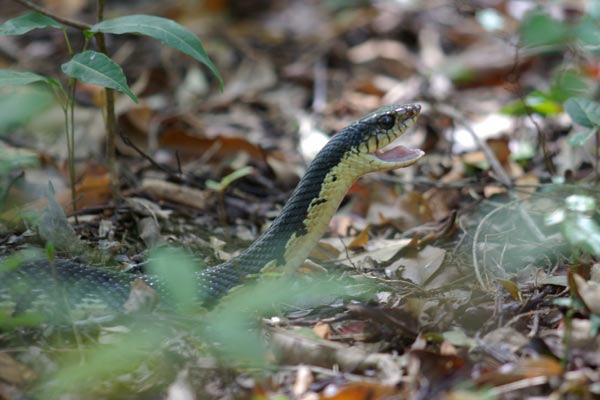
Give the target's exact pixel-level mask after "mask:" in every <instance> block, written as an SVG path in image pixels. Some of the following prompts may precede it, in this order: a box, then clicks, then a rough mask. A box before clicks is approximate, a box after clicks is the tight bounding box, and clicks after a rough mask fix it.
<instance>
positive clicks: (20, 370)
mask: <svg viewBox="0 0 600 400" xmlns="http://www.w3.org/2000/svg"><path fill="white" fill-rule="evenodd" d="M35 378H36V373H35V372H34V371H33V370H31V369H29V368H28V367H26V366H25V365H23V364H21V363H20V362H18V361H16V360H15V359H14V358H12V357H11V356H10V355H9V354H8V353H5V352H0V380H3V381H5V382H8V383H12V384H15V385H22V384H25V383H27V382H31V381H32V380H34V379H35Z"/></svg>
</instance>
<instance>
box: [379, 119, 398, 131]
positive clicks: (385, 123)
mask: <svg viewBox="0 0 600 400" xmlns="http://www.w3.org/2000/svg"><path fill="white" fill-rule="evenodd" d="M395 123H396V120H395V118H394V117H392V116H391V115H384V116H382V117H380V118H379V119H378V120H377V124H379V126H380V127H381V128H383V129H386V130H387V129H392V128H393V127H394V124H395Z"/></svg>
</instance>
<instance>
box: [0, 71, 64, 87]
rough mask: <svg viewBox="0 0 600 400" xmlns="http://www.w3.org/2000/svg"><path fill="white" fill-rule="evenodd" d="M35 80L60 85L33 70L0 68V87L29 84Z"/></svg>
mask: <svg viewBox="0 0 600 400" xmlns="http://www.w3.org/2000/svg"><path fill="white" fill-rule="evenodd" d="M35 82H44V83H47V84H48V85H50V86H60V84H59V83H58V82H57V81H56V80H54V79H52V78H48V77H46V76H43V75H38V74H36V73H33V72H21V71H12V70H8V69H2V70H0V87H3V86H17V85H29V84H30V83H35Z"/></svg>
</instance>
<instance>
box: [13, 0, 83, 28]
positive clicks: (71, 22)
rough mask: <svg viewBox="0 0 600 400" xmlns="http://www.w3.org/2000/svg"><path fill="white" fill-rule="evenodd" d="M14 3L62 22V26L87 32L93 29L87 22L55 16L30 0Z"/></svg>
mask: <svg viewBox="0 0 600 400" xmlns="http://www.w3.org/2000/svg"><path fill="white" fill-rule="evenodd" d="M13 1H14V2H15V3H19V4H21V5H22V6H24V7H27V8H29V9H30V10H33V11H36V12H39V13H40V14H44V15H46V16H48V17H51V18H53V19H55V20H57V21H58V22H60V23H61V24H64V25H67V26H71V27H73V28H77V29H81V30H86V29H90V28H91V27H92V26H91V25H90V24H86V23H85V22H80V21H75V20H73V19H69V18H64V17H60V16H58V15H55V14H53V13H51V12H50V11H48V10H46V9H45V8H44V7H41V6H38V5H37V4H35V3H32V2H31V1H29V0H13Z"/></svg>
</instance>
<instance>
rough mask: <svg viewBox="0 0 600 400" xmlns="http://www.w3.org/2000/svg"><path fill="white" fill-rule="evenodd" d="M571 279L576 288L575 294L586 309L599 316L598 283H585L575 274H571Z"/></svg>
mask: <svg viewBox="0 0 600 400" xmlns="http://www.w3.org/2000/svg"><path fill="white" fill-rule="evenodd" d="M573 279H574V280H575V283H576V286H577V288H576V290H577V294H578V295H579V297H580V298H581V300H582V301H583V302H584V303H585V305H586V307H587V308H588V309H589V310H590V311H591V312H593V313H594V314H596V315H600V283H598V282H594V281H586V280H585V279H584V278H583V277H581V276H580V275H577V274H573Z"/></svg>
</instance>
